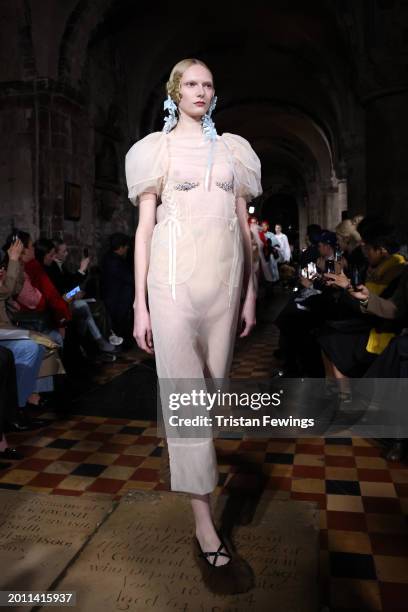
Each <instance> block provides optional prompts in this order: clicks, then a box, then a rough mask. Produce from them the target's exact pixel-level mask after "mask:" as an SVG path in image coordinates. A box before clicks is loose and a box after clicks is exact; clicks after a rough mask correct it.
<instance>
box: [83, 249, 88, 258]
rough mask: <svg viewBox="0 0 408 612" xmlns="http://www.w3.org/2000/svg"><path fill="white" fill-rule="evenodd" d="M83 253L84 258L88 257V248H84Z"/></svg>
mask: <svg viewBox="0 0 408 612" xmlns="http://www.w3.org/2000/svg"><path fill="white" fill-rule="evenodd" d="M83 253H84V257H89V249H88V247H85V248H84V251H83Z"/></svg>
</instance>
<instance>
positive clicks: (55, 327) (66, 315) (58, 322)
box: [6, 231, 71, 344]
mask: <svg viewBox="0 0 408 612" xmlns="http://www.w3.org/2000/svg"><path fill="white" fill-rule="evenodd" d="M16 235H17V236H18V237H19V239H20V240H21V242H22V243H23V245H24V251H23V253H22V256H21V261H22V263H23V264H24V272H25V275H24V285H23V288H22V290H21V291H20V292H19V293H18V295H17V296H16V299H15V301H16V303H17V304H18V307H19V308H20V310H21V311H22V312H32V313H33V312H34V313H39V314H43V315H45V316H47V317H48V322H46V323H45V327H44V328H43V329H41V331H44V333H47V335H50V336H51V337H52V338H53V340H54V341H55V342H57V344H62V339H63V338H64V336H65V329H66V327H67V325H68V322H69V321H70V320H71V312H70V310H69V307H68V304H67V303H66V302H65V301H64V300H63V299H62V297H61V295H60V294H59V293H58V291H57V289H56V288H55V287H54V285H53V283H52V282H51V281H50V279H49V277H48V275H47V274H46V273H45V271H44V268H43V266H42V265H41V264H40V262H39V261H37V260H36V259H35V251H34V245H33V241H32V239H31V237H30V235H29V234H27V232H23V231H17V233H16ZM11 240H12V236H9V237H8V239H7V241H6V248H8V245H10V244H11ZM56 332H57V333H58V334H59V337H58V336H57V333H56Z"/></svg>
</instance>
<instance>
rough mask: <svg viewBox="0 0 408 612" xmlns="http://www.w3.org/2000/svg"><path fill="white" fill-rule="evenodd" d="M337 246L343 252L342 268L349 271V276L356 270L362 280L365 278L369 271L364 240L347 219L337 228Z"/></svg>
mask: <svg viewBox="0 0 408 612" xmlns="http://www.w3.org/2000/svg"><path fill="white" fill-rule="evenodd" d="M336 237H337V244H338V246H339V248H340V250H341V251H342V254H343V258H342V268H343V270H345V271H347V273H348V276H349V277H350V276H351V273H352V271H353V270H355V269H356V268H357V269H358V270H359V275H360V278H361V279H362V280H363V279H364V278H365V273H366V270H367V258H366V256H365V255H364V252H363V247H362V244H361V243H362V239H361V236H360V234H359V232H358V230H357V227H356V225H355V224H354V223H353V222H352V221H351V220H350V219H346V220H345V221H342V222H341V223H339V225H337V226H336Z"/></svg>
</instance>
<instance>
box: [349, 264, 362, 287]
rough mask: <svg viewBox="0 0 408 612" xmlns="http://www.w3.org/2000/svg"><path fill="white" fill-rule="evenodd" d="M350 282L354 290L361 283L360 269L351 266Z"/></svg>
mask: <svg viewBox="0 0 408 612" xmlns="http://www.w3.org/2000/svg"><path fill="white" fill-rule="evenodd" d="M351 284H352V285H353V289H354V291H357V287H358V286H359V285H361V284H362V279H361V274H360V270H359V269H358V268H353V269H352V271H351Z"/></svg>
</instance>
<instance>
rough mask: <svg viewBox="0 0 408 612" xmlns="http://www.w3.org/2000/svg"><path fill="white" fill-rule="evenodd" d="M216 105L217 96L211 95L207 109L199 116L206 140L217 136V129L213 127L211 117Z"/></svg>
mask: <svg viewBox="0 0 408 612" xmlns="http://www.w3.org/2000/svg"><path fill="white" fill-rule="evenodd" d="M216 105H217V96H213V98H212V99H211V102H210V106H209V107H208V111H207V112H206V113H205V115H203V116H202V118H201V125H202V127H203V132H204V136H205V137H206V138H207V140H215V139H216V138H217V130H216V129H215V123H214V121H213V120H212V119H211V115H212V113H213V111H214V109H215V107H216Z"/></svg>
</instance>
